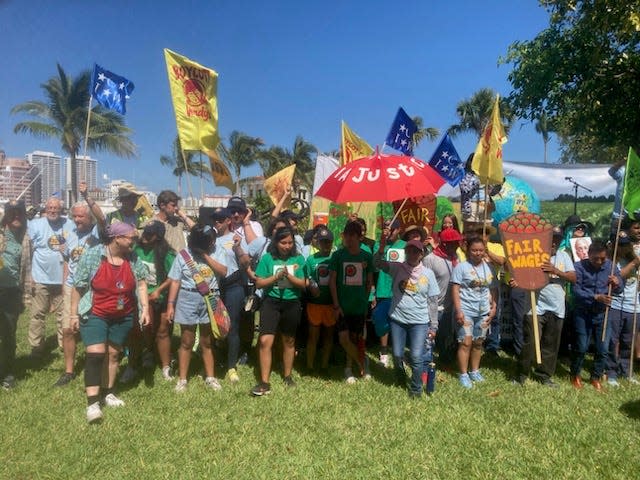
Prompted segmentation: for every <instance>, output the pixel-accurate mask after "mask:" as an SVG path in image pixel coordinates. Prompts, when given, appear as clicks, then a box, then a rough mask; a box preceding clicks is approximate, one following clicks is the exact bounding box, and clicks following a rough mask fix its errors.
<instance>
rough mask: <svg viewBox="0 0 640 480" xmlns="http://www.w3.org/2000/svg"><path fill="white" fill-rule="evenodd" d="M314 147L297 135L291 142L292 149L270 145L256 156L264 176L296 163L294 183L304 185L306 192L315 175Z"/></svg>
mask: <svg viewBox="0 0 640 480" xmlns="http://www.w3.org/2000/svg"><path fill="white" fill-rule="evenodd" d="M316 152H317V149H316V147H315V146H314V145H313V144H312V143H309V142H307V141H306V140H305V139H304V138H302V136H300V135H298V136H297V137H296V139H295V141H294V143H293V149H292V150H288V149H286V148H283V147H280V146H272V147H270V148H269V149H268V150H264V151H262V152H261V154H260V156H259V157H258V164H259V165H260V167H261V168H262V172H263V174H264V176H265V178H268V177H270V176H272V175H273V174H274V173H276V172H278V171H279V170H282V169H283V168H285V167H288V166H289V165H291V164H292V163H295V165H296V173H295V177H294V183H297V184H298V185H302V186H304V187H305V189H306V190H307V192H311V190H312V189H313V179H314V176H315V160H314V158H313V156H314V154H315V153H316Z"/></svg>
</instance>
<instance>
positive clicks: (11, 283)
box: [0, 228, 26, 287]
mask: <svg viewBox="0 0 640 480" xmlns="http://www.w3.org/2000/svg"><path fill="white" fill-rule="evenodd" d="M25 235H26V233H25ZM4 240H5V248H4V252H2V258H1V259H0V264H2V265H1V266H0V287H20V286H21V285H20V261H21V259H22V244H21V243H20V242H18V240H17V239H16V237H15V236H14V235H13V232H12V231H11V230H9V228H6V229H5V230H4Z"/></svg>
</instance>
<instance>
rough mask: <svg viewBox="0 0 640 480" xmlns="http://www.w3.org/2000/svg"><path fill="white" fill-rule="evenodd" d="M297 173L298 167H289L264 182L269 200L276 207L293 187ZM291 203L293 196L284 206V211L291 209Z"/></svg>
mask: <svg viewBox="0 0 640 480" xmlns="http://www.w3.org/2000/svg"><path fill="white" fill-rule="evenodd" d="M295 173H296V165H295V164H293V165H289V166H288V167H285V168H283V169H282V170H280V171H278V172H276V173H274V174H273V175H271V176H270V177H269V178H267V179H266V180H265V181H264V191H265V192H267V195H269V198H270V199H271V201H272V202H273V204H274V205H277V204H278V202H279V201H280V199H281V198H282V197H283V195H285V194H286V192H287V190H288V189H289V188H290V187H291V183H292V182H293V175H294V174H295ZM290 203H291V196H289V199H288V200H286V201H285V203H284V204H282V209H286V208H289V204H290Z"/></svg>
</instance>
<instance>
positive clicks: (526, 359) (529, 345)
mask: <svg viewBox="0 0 640 480" xmlns="http://www.w3.org/2000/svg"><path fill="white" fill-rule="evenodd" d="M563 323H564V320H563V319H562V318H559V317H558V316H557V315H555V314H554V313H553V312H547V313H545V314H544V315H538V329H539V332H540V356H541V359H542V363H541V364H540V365H537V362H536V348H535V343H534V336H533V316H531V315H526V316H525V321H524V324H523V327H524V328H523V342H522V351H521V352H520V356H519V360H518V374H519V375H520V376H521V377H528V376H529V372H530V371H531V367H532V366H533V367H534V368H533V376H534V377H536V378H537V379H538V380H540V381H545V380H548V379H549V378H551V377H552V376H553V374H554V373H555V371H556V363H557V361H558V349H559V348H560V336H561V333H562V324H563Z"/></svg>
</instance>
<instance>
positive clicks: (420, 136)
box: [411, 116, 440, 147]
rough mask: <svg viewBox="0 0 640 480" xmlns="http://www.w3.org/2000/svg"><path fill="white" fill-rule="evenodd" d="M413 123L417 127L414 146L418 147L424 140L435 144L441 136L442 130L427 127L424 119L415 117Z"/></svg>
mask: <svg viewBox="0 0 640 480" xmlns="http://www.w3.org/2000/svg"><path fill="white" fill-rule="evenodd" d="M411 120H413V123H415V125H416V128H417V130H416V133H414V134H413V146H414V147H417V146H418V145H419V144H420V142H422V140H424V139H425V138H426V139H427V140H429V141H431V142H433V141H434V140H435V139H436V138H438V137H439V136H440V130H438V129H437V128H435V127H425V126H424V120H422V117H418V116H416V117H413V118H412V119H411Z"/></svg>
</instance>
